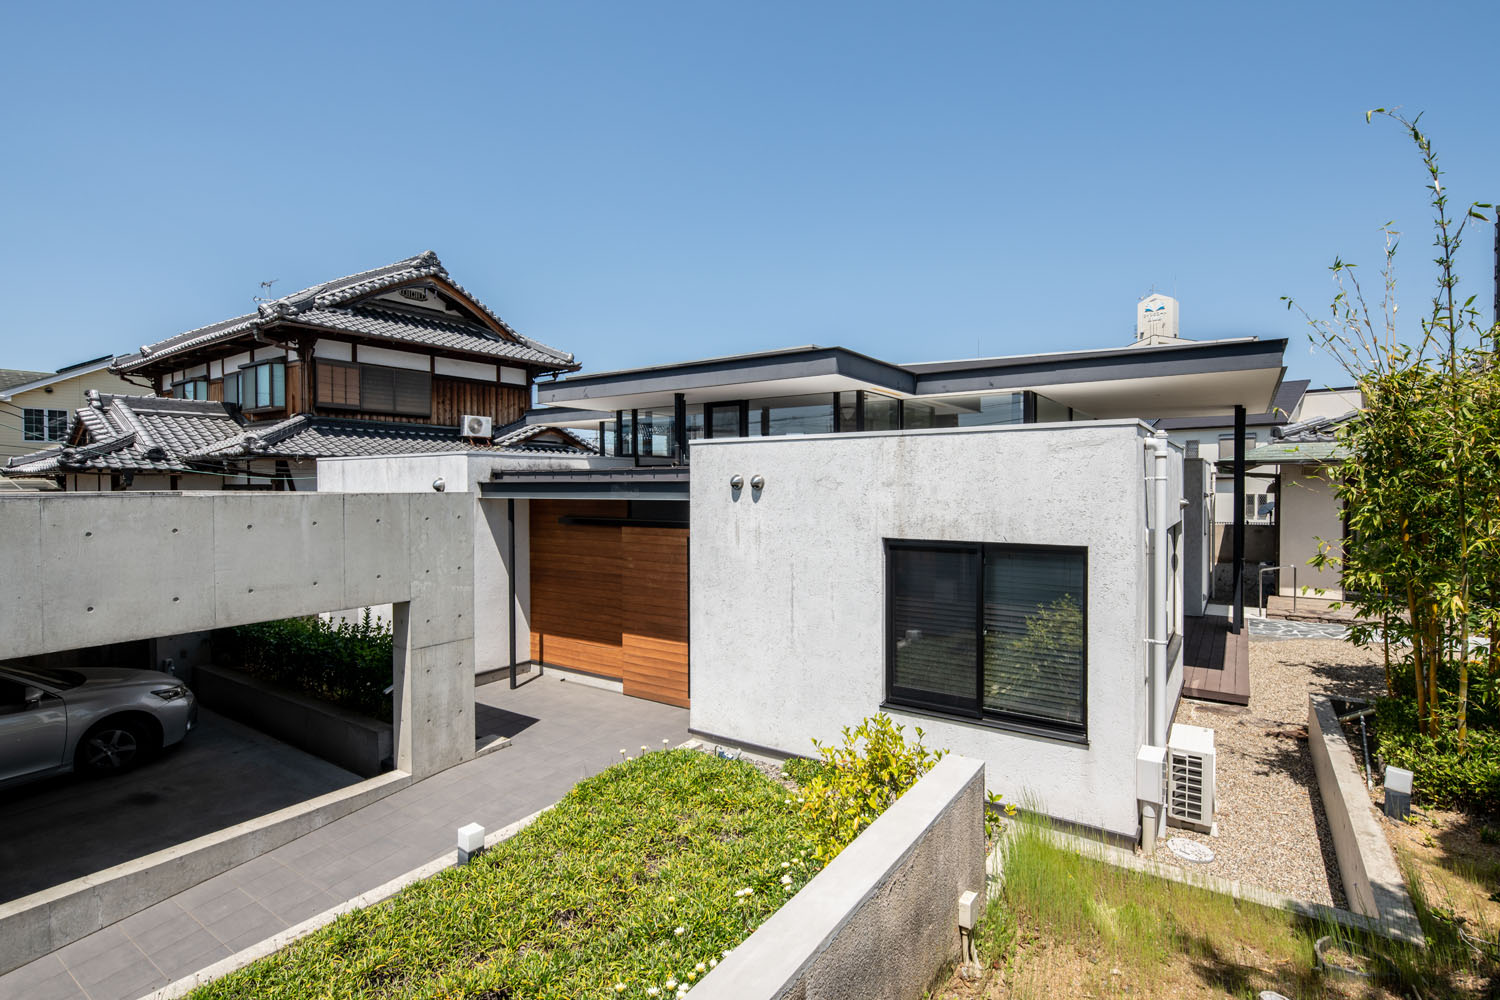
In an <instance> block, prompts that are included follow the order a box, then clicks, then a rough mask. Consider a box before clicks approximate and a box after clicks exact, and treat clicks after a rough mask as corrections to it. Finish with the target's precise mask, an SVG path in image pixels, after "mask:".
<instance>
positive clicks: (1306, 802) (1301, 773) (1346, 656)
mask: <svg viewBox="0 0 1500 1000" xmlns="http://www.w3.org/2000/svg"><path fill="white" fill-rule="evenodd" d="M1384 685H1385V681H1384V674H1383V671H1382V668H1381V657H1380V653H1379V652H1378V651H1369V650H1363V649H1359V648H1356V647H1354V646H1351V645H1349V644H1348V643H1345V642H1341V641H1338V640H1331V639H1282V640H1276V641H1272V640H1265V639H1255V638H1252V639H1251V642H1250V704H1249V705H1248V706H1247V707H1244V708H1239V707H1235V706H1230V705H1215V704H1212V703H1209V702H1203V701H1189V700H1187V699H1184V700H1183V702H1182V705H1181V707H1180V708H1179V709H1178V710H1177V721H1178V722H1180V723H1185V724H1187V725H1190V726H1205V727H1208V728H1210V729H1213V730H1214V733H1215V746H1216V748H1217V750H1218V761H1217V775H1216V776H1217V779H1218V797H1219V798H1218V809H1219V815H1218V836H1213V837H1211V836H1208V835H1206V834H1197V833H1193V832H1191V831H1187V830H1179V829H1176V828H1170V829H1169V832H1168V837H1176V836H1180V837H1186V838H1187V839H1189V840H1196V841H1199V842H1200V843H1203V844H1206V845H1207V846H1208V847H1209V848H1211V849H1212V850H1213V852H1214V860H1213V861H1211V862H1209V863H1207V864H1190V863H1184V867H1187V868H1190V869H1193V870H1198V871H1203V872H1206V873H1207V874H1211V875H1217V876H1220V877H1222V878H1232V879H1239V880H1241V881H1244V882H1249V883H1251V884H1254V885H1259V886H1262V887H1264V888H1266V889H1271V890H1273V891H1275V892H1281V893H1285V894H1287V895H1289V896H1295V897H1297V898H1298V899H1305V900H1311V901H1313V902H1318V903H1332V904H1334V905H1336V906H1343V905H1345V901H1344V893H1343V890H1342V888H1341V887H1340V886H1339V884H1338V882H1339V876H1338V863H1337V862H1336V861H1335V860H1334V854H1333V841H1332V839H1331V838H1330V837H1329V835H1328V829H1327V821H1326V820H1325V819H1324V816H1323V802H1322V798H1321V797H1320V796H1319V795H1318V786H1317V778H1316V776H1315V775H1314V774H1313V766H1312V758H1311V757H1310V756H1309V755H1308V750H1307V696H1308V695H1309V694H1311V693H1314V692H1322V693H1325V694H1331V695H1335V696H1339V697H1349V696H1353V697H1369V696H1371V695H1375V694H1379V693H1381V692H1382V690H1383V689H1384ZM1165 853H1166V858H1165V859H1166V860H1174V859H1173V858H1172V856H1171V854H1170V852H1165Z"/></svg>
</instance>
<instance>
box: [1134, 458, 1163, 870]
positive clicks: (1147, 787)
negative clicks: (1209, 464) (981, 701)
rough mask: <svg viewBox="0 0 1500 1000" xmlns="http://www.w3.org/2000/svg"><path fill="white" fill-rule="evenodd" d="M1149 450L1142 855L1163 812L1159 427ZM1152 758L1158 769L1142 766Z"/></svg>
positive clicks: (1148, 848)
mask: <svg viewBox="0 0 1500 1000" xmlns="http://www.w3.org/2000/svg"><path fill="white" fill-rule="evenodd" d="M1146 447H1147V449H1148V450H1149V451H1150V453H1151V475H1149V476H1147V477H1146V481H1147V482H1148V483H1150V484H1151V496H1152V501H1153V513H1154V516H1153V517H1152V519H1151V524H1150V532H1151V597H1150V603H1149V604H1148V606H1147V614H1146V618H1147V636H1146V647H1147V651H1148V652H1147V655H1146V664H1147V667H1146V700H1147V702H1148V705H1147V708H1148V720H1149V721H1148V723H1147V731H1146V745H1145V746H1144V747H1142V748H1141V751H1140V754H1139V755H1138V757H1137V784H1138V786H1140V787H1138V788H1137V796H1138V798H1139V799H1140V803H1141V849H1142V851H1143V852H1145V853H1146V854H1150V853H1152V851H1153V850H1155V847H1156V838H1157V835H1158V834H1159V833H1160V832H1161V827H1162V823H1163V821H1164V819H1165V816H1164V805H1165V804H1164V803H1163V801H1162V799H1163V794H1162V793H1163V787H1162V786H1163V784H1164V781H1165V777H1166V776H1165V774H1164V773H1161V772H1160V770H1159V768H1161V767H1164V766H1165V757H1166V754H1165V748H1166V744H1167V642H1168V636H1169V635H1170V626H1169V625H1168V623H1167V613H1168V609H1167V574H1168V573H1169V572H1170V571H1171V566H1170V565H1169V562H1168V561H1169V558H1170V557H1169V555H1168V546H1167V509H1168V508H1167V482H1168V468H1167V459H1168V457H1169V456H1170V451H1169V449H1170V447H1171V445H1170V444H1169V443H1168V440H1167V434H1166V432H1165V431H1157V432H1156V433H1155V434H1153V435H1152V436H1151V438H1150V439H1149V440H1147V442H1146ZM1144 760H1150V761H1151V762H1153V763H1154V764H1156V765H1157V766H1156V767H1149V766H1148V767H1144V768H1143V767H1141V762H1142V761H1144Z"/></svg>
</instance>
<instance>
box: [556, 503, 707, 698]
mask: <svg viewBox="0 0 1500 1000" xmlns="http://www.w3.org/2000/svg"><path fill="white" fill-rule="evenodd" d="M626 512H627V506H626V504H625V503H624V502H623V501H618V500H588V501H583V500H532V501H531V628H532V631H531V658H532V659H533V660H534V661H536V662H540V663H544V664H553V665H556V666H560V667H567V668H569V669H572V670H580V671H584V672H586V673H590V674H596V675H598V676H601V677H608V678H611V679H614V680H619V681H620V682H621V684H622V686H623V688H624V690H625V693H626V694H628V695H632V696H634V697H637V698H645V699H648V700H650V701H659V702H665V703H666V704H669V705H679V706H681V707H684V708H686V707H687V705H688V615H687V612H688V605H687V585H688V573H687V554H688V548H687V540H688V534H687V530H686V529H685V528H643V527H637V526H633V525H623V526H621V525H589V524H561V523H559V521H558V519H559V518H560V517H563V516H566V515H573V516H580V517H620V518H623V517H625V516H626Z"/></svg>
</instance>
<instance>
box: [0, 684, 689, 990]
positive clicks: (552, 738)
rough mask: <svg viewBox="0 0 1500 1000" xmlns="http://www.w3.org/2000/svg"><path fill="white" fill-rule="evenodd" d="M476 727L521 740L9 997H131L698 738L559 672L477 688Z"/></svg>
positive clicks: (66, 962) (214, 888) (11, 983)
mask: <svg viewBox="0 0 1500 1000" xmlns="http://www.w3.org/2000/svg"><path fill="white" fill-rule="evenodd" d="M476 702H477V703H476V706H475V713H476V729H478V730H479V731H480V732H495V733H497V734H498V735H502V736H508V737H510V738H511V740H512V743H511V746H509V747H507V748H506V749H503V750H500V751H498V752H496V753H492V754H489V755H488V756H485V757H481V758H479V759H477V760H471V761H468V762H466V763H464V764H460V765H458V766H457V767H453V768H450V769H448V770H446V771H443V772H441V773H439V774H437V775H434V776H433V777H431V778H428V779H426V780H425V781H421V782H418V783H417V784H415V785H412V786H411V787H409V788H406V789H403V790H402V791H400V792H396V793H395V794H393V795H390V796H388V797H386V798H384V799H381V800H380V801H379V802H376V803H374V804H372V805H370V806H367V807H365V808H364V809H361V810H360V811H358V812H356V813H352V814H350V815H348V816H345V817H344V818H342V819H340V820H337V821H336V822H334V823H331V824H329V825H328V826H325V827H323V828H321V829H319V830H315V831H313V832H312V833H309V834H308V835H307V836H305V837H301V838H299V839H297V840H294V841H292V842H291V843H289V844H285V845H283V846H282V847H279V848H277V849H276V850H274V851H271V852H270V853H268V854H265V855H262V856H261V857H259V858H256V859H255V860H254V861H251V862H248V863H246V864H243V865H240V866H239V867H237V868H234V869H231V870H230V871H227V872H225V873H224V874H222V875H218V876H216V877H214V878H211V879H209V880H208V881H206V882H203V883H200V884H199V885H196V886H194V887H193V888H192V889H189V890H187V891H186V892H183V893H180V894H179V895H177V896H174V897H173V898H171V899H168V900H164V901H163V902H160V903H157V904H156V905H155V906H152V907H150V908H149V909H146V910H142V911H141V912H139V913H136V914H134V915H133V916H130V917H127V918H126V919H124V920H122V921H120V922H119V923H117V924H114V925H112V926H110V927H106V928H104V929H103V930H101V931H98V932H96V933H94V934H91V935H89V936H88V937H85V938H82V939H81V940H78V941H75V942H73V943H72V944H70V945H67V946H66V947H64V948H60V949H58V950H57V951H55V952H53V953H52V954H50V955H47V956H46V957H45V958H41V959H38V960H37V961H35V962H31V963H30V964H28V965H24V966H22V967H21V968H19V969H17V970H15V971H14V972H11V973H8V974H6V975H3V976H0V997H13V996H14V997H25V998H27V1000H135V998H136V997H139V996H141V995H142V994H144V993H147V992H149V991H151V990H154V989H156V988H158V987H161V986H164V985H166V984H167V983H169V982H172V981H174V980H176V979H178V978H180V977H182V976H184V975H186V974H188V973H190V972H195V971H197V970H198V969H201V968H203V967H204V966H206V965H209V964H211V963H213V962H216V961H218V960H219V959H221V958H224V957H226V956H228V955H231V954H233V953H235V952H236V951H239V950H240V949H242V948H245V947H247V946H248V945H251V944H255V943H256V942H259V941H261V940H264V939H265V938H267V937H270V936H271V935H273V934H275V933H277V932H278V931H281V930H284V929H286V928H287V927H290V926H292V925H294V924H297V923H300V922H302V921H303V920H306V919H307V918H309V917H312V916H315V915H316V914H318V913H321V912H322V911H324V910H326V909H328V908H329V907H331V906H333V905H335V904H336V903H339V902H342V901H344V900H346V899H349V898H351V897H353V896H356V895H358V894H360V893H363V892H366V891H368V890H370V889H373V888H375V887H376V886H379V885H381V884H383V883H385V882H387V881H389V880H391V879H393V878H395V877H397V876H398V875H401V874H403V873H405V872H408V871H410V870H412V869H413V868H416V867H418V866H419V865H422V864H423V863H425V862H427V861H430V860H432V859H433V858H435V857H438V856H439V855H442V854H444V853H445V852H451V851H452V850H453V847H454V839H455V831H456V830H457V828H458V827H460V826H462V825H464V824H465V823H469V822H477V823H481V824H483V825H484V826H485V827H486V828H487V829H490V830H494V829H498V828H499V827H501V826H504V825H506V824H508V823H511V822H514V821H515V820H518V819H520V818H522V817H523V816H526V815H529V814H530V813H533V812H535V811H536V810H538V809H540V808H542V807H544V806H547V805H550V804H551V803H553V802H555V801H557V800H558V799H559V798H561V797H562V796H563V794H565V793H566V792H567V790H568V789H569V788H571V787H572V786H573V785H574V783H576V782H577V781H578V780H579V779H580V778H583V777H586V776H588V775H590V774H594V773H596V772H598V771H600V770H602V769H603V768H605V767H608V766H609V765H610V764H613V763H615V762H616V761H618V760H619V759H620V755H619V751H620V748H621V747H625V748H628V749H630V750H631V751H632V752H636V751H638V750H639V748H640V747H641V746H642V745H643V744H644V745H647V746H651V747H660V746H661V741H662V740H664V739H665V740H670V741H671V742H672V744H674V745H675V744H678V743H681V742H683V741H684V740H686V739H687V738H688V733H687V722H688V713H687V711H686V710H684V709H680V708H673V707H671V706H668V705H659V704H656V703H654V702H647V701H640V700H638V699H635V698H627V697H625V696H623V695H619V694H615V693H612V692H609V691H601V690H598V689H596V688H590V687H585V686H583V685H580V684H578V683H576V682H567V681H562V680H559V679H557V678H556V677H554V676H552V675H549V676H545V677H541V678H537V679H535V680H532V681H530V682H528V683H525V684H523V685H522V686H521V687H520V688H518V689H517V690H515V691H511V690H509V688H508V686H507V685H506V684H505V682H504V681H501V682H500V683H496V684H487V685H485V686H483V687H480V688H479V689H478V692H477V697H476Z"/></svg>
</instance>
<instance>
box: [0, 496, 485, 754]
mask: <svg viewBox="0 0 1500 1000" xmlns="http://www.w3.org/2000/svg"><path fill="white" fill-rule="evenodd" d="M473 539H474V532H473V501H472V498H470V497H467V496H464V495H462V494H458V495H452V496H450V495H447V494H435V493H430V492H429V493H428V494H427V495H416V494H359V495H337V494H317V493H259V494H256V493H204V494H192V495H176V494H150V493H76V494H74V493H60V494H42V495H34V496H5V497H0V552H4V553H5V554H6V558H7V572H6V573H4V574H0V609H3V614H4V620H5V621H6V623H7V628H6V630H5V633H4V635H3V636H0V658H10V657H18V656H27V655H31V654H36V653H47V652H53V651H57V650H64V649H74V648H77V647H80V646H91V645H96V644H101V643H108V642H120V641H123V640H128V639H148V638H153V637H156V636H164V635H180V634H183V633H188V632H194V631H198V630H204V629H212V628H223V627H226V626H231V625H245V624H249V623H252V622H260V621H268V620H271V619H275V618H285V617H289V616H292V615H304V614H313V613H316V612H320V611H327V610H330V609H338V608H350V607H361V606H364V605H370V604H384V603H394V604H395V605H396V607H397V610H398V615H397V618H398V629H397V636H396V639H397V641H396V657H395V659H396V662H395V664H394V665H393V676H394V679H395V680H396V681H397V698H396V701H397V705H398V709H397V713H398V716H401V717H402V718H404V719H405V720H406V721H407V722H408V723H409V724H408V725H407V726H406V727H405V728H403V727H402V726H401V725H400V724H399V721H398V726H397V748H396V757H397V765H396V766H397V767H399V768H400V769H402V770H405V771H408V772H410V773H412V774H414V775H416V776H418V777H420V776H424V775H428V774H432V773H434V772H436V771H439V770H441V769H443V768H445V767H448V766H451V765H452V764H456V763H458V762H459V761H461V760H465V759H467V758H469V757H471V756H473V754H474V697H473V693H474V692H473V685H474V678H473V660H474V653H473V646H474V630H473V629H474V613H473V610H474V588H473V560H472V555H473V551H474V541H473ZM101 567H103V568H101ZM418 723H419V724H418Z"/></svg>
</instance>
